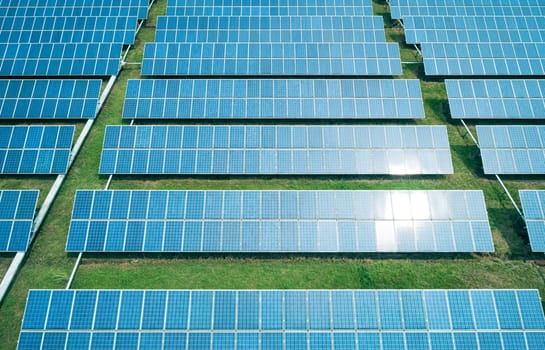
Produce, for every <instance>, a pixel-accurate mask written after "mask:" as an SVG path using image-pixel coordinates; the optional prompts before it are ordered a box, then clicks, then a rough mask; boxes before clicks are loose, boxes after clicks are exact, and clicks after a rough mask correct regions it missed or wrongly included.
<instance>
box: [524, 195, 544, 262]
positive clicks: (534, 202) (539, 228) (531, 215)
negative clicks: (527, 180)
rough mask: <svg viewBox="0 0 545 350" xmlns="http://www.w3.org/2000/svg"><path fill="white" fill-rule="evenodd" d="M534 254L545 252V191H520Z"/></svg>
mask: <svg viewBox="0 0 545 350" xmlns="http://www.w3.org/2000/svg"><path fill="white" fill-rule="evenodd" d="M519 196H520V203H521V204H522V210H523V212H524V221H526V229H527V230H528V237H530V245H531V246H532V251H533V252H541V253H544V252H545V191H534V190H519Z"/></svg>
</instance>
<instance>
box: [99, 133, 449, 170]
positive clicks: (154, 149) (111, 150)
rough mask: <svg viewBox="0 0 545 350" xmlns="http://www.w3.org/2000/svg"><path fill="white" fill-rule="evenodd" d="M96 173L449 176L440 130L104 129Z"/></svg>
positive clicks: (446, 149) (444, 138)
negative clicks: (98, 170) (99, 163)
mask: <svg viewBox="0 0 545 350" xmlns="http://www.w3.org/2000/svg"><path fill="white" fill-rule="evenodd" d="M100 173H101V174H193V175H195V174H199V175H205V174H206V175H212V174H230V175H235V174H239V175H242V174H244V175H250V174H254V175H255V174H259V175H265V174H267V175H270V174H275V175H276V174H290V175H294V174H300V175H303V174H451V173H452V162H451V156H450V148H449V143H448V138H447V130H446V128H445V127H444V126H235V125H232V126H158V125H155V126H113V125H110V126H107V127H106V134H105V137H104V146H103V150H102V159H101V165H100Z"/></svg>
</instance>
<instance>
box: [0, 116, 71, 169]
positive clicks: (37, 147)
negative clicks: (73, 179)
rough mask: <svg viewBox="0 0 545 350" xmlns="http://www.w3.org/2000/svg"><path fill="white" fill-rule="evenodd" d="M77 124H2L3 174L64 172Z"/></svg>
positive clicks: (0, 159) (0, 156) (0, 153)
mask: <svg viewBox="0 0 545 350" xmlns="http://www.w3.org/2000/svg"><path fill="white" fill-rule="evenodd" d="M74 129H75V127H74V126H72V125H70V126H0V173H1V174H64V173H66V171H67V167H68V160H69V157H70V148H71V146H72V137H73V135H74Z"/></svg>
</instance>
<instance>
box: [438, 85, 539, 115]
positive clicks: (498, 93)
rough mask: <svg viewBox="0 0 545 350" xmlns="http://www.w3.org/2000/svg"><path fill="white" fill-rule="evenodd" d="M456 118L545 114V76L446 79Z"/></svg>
mask: <svg viewBox="0 0 545 350" xmlns="http://www.w3.org/2000/svg"><path fill="white" fill-rule="evenodd" d="M445 85H446V88H447V95H448V102H449V105H450V114H451V116H452V118H454V119H542V118H545V80H537V79H524V80H523V79H502V80H497V79H461V80H456V79H446V80H445Z"/></svg>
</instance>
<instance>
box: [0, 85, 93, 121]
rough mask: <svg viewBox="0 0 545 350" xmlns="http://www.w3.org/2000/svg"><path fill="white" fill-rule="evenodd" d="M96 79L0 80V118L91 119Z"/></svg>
mask: <svg viewBox="0 0 545 350" xmlns="http://www.w3.org/2000/svg"><path fill="white" fill-rule="evenodd" d="M101 85H102V81H101V80H99V79H93V80H89V79H77V80H74V79H63V80H59V79H51V80H45V79H11V80H0V120H1V119H92V118H95V116H96V112H97V108H98V99H99V97H100V88H101Z"/></svg>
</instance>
